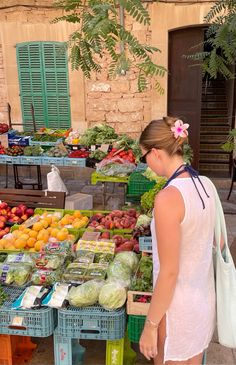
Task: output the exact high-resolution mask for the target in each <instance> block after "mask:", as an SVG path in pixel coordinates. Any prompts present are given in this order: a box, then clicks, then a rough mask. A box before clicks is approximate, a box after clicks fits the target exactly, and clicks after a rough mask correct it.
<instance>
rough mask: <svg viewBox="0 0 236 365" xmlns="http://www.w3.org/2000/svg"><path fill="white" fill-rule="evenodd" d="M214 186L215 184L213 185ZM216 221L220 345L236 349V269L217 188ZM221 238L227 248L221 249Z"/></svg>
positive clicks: (217, 303) (216, 269) (217, 302)
mask: <svg viewBox="0 0 236 365" xmlns="http://www.w3.org/2000/svg"><path fill="white" fill-rule="evenodd" d="M212 185H213V184H212ZM213 187H214V190H215V201H216V219H215V242H216V247H215V249H214V251H215V275H216V306H217V331H218V338H219V343H220V344H221V345H223V346H226V347H230V348H236V269H235V265H234V261H233V258H232V256H231V253H230V250H229V246H228V238H227V231H226V224H225V217H224V212H223V208H222V205H221V201H220V198H219V196H218V193H217V191H216V188H215V186H214V185H213ZM221 237H223V239H224V244H225V248H224V250H223V252H221V249H220V242H221Z"/></svg>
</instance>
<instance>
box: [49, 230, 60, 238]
mask: <svg viewBox="0 0 236 365" xmlns="http://www.w3.org/2000/svg"><path fill="white" fill-rule="evenodd" d="M58 232H59V229H58V228H53V229H52V231H51V234H50V236H51V237H57V234H58Z"/></svg>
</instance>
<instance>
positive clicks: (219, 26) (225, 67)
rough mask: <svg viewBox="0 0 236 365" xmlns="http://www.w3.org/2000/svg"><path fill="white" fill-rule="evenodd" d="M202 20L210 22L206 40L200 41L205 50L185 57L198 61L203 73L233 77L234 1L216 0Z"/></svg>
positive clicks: (235, 51)
mask: <svg viewBox="0 0 236 365" xmlns="http://www.w3.org/2000/svg"><path fill="white" fill-rule="evenodd" d="M204 20H205V22H206V23H211V25H210V26H209V28H208V30H207V32H206V41H205V42H203V43H202V46H204V48H205V49H207V51H206V52H197V53H195V54H193V55H188V56H186V58H188V59H192V60H195V61H200V62H201V64H202V68H203V73H204V75H208V76H210V77H211V78H213V79H216V78H217V77H218V75H219V74H220V75H223V76H224V78H225V79H233V78H234V77H235V73H234V71H233V67H232V66H234V65H235V59H236V1H235V0H219V1H217V2H216V3H215V4H214V5H213V6H212V8H211V9H210V11H209V12H208V14H207V15H206V16H205V19H204ZM208 50H209V51H208Z"/></svg>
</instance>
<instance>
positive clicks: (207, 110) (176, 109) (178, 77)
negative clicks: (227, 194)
mask: <svg viewBox="0 0 236 365" xmlns="http://www.w3.org/2000/svg"><path fill="white" fill-rule="evenodd" d="M205 32H206V27H205V26H198V27H189V28H183V29H177V30H173V31H170V32H169V57H168V60H169V62H168V63H169V64H168V69H169V77H168V103H167V105H168V106H167V108H168V114H169V115H174V116H178V117H180V118H182V119H183V120H184V121H186V122H188V123H189V124H190V130H189V142H190V145H191V147H192V148H193V152H194V161H193V166H194V167H195V168H197V169H198V170H200V172H201V173H203V174H205V175H208V176H220V177H221V176H227V174H228V171H229V155H228V154H225V153H224V152H223V151H222V149H221V144H222V143H223V142H224V140H225V138H226V135H227V133H228V131H229V129H230V126H229V118H228V110H227V87H226V83H225V81H224V80H222V79H217V80H210V79H207V80H206V79H205V78H204V79H203V78H202V70H201V67H200V66H196V65H194V63H193V61H191V60H187V59H186V58H184V57H183V55H186V54H191V53H195V52H197V51H202V50H203V41H204V37H205ZM196 45H198V46H197V48H194V49H193V48H192V49H191V47H193V46H196Z"/></svg>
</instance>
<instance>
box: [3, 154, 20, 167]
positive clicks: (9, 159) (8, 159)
mask: <svg viewBox="0 0 236 365" xmlns="http://www.w3.org/2000/svg"><path fill="white" fill-rule="evenodd" d="M21 157H22V156H8V155H0V164H11V165H12V164H21Z"/></svg>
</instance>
